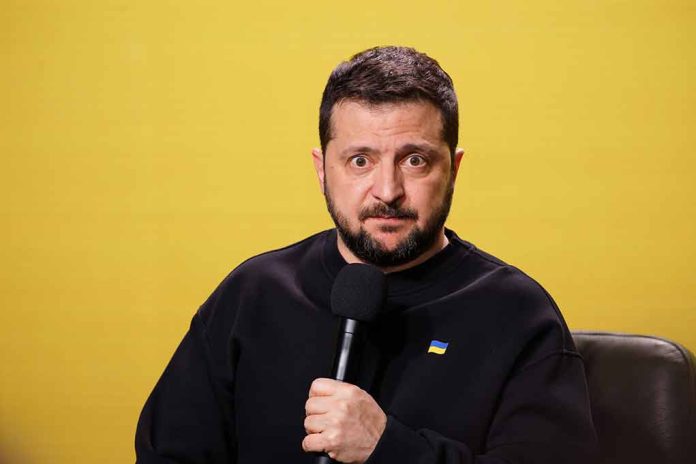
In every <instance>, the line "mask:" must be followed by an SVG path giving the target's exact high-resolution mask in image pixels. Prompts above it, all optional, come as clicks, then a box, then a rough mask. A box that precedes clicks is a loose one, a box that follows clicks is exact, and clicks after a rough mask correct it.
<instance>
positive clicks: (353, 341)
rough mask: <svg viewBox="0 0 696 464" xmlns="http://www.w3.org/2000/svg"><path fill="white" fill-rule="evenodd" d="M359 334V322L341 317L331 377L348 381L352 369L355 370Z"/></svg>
mask: <svg viewBox="0 0 696 464" xmlns="http://www.w3.org/2000/svg"><path fill="white" fill-rule="evenodd" d="M359 334H360V323H359V322H358V321H356V320H355V319H349V318H342V319H341V332H340V337H339V339H338V346H337V347H336V358H335V359H334V365H333V372H332V374H331V377H333V378H334V379H336V380H340V381H341V382H350V381H351V380H352V379H351V378H350V377H352V374H353V371H354V370H355V367H356V366H355V364H356V360H355V358H356V357H357V356H358V349H357V348H358V346H357V345H358V338H359Z"/></svg>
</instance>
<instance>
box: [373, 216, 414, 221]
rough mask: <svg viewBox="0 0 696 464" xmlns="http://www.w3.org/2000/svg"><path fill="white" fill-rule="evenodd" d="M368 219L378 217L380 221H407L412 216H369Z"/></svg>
mask: <svg viewBox="0 0 696 464" xmlns="http://www.w3.org/2000/svg"><path fill="white" fill-rule="evenodd" d="M367 219H376V220H379V221H407V220H409V219H410V218H408V217H404V216H369V217H367Z"/></svg>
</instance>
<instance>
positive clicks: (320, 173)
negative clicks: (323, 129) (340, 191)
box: [312, 148, 324, 193]
mask: <svg viewBox="0 0 696 464" xmlns="http://www.w3.org/2000/svg"><path fill="white" fill-rule="evenodd" d="M312 161H313V162H314V170H315V171H317V177H318V178H319V188H321V193H324V154H323V153H322V152H321V150H320V149H318V148H314V149H312Z"/></svg>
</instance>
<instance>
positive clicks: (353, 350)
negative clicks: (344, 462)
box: [314, 318, 360, 464]
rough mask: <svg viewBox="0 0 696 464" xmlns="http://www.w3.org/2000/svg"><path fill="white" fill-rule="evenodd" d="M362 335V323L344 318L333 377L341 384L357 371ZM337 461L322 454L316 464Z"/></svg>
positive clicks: (331, 463) (328, 463)
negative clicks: (358, 344)
mask: <svg viewBox="0 0 696 464" xmlns="http://www.w3.org/2000/svg"><path fill="white" fill-rule="evenodd" d="M359 335H360V323H359V322H358V321H356V320H355V319H350V318H342V319H341V332H340V336H339V339H338V347H337V348H336V358H335V359H334V365H333V371H332V374H331V377H333V378H334V379H335V380H340V381H341V382H346V381H347V380H346V379H347V378H349V377H350V376H351V374H352V371H354V370H355V360H354V359H355V358H356V356H357V355H358V350H357V343H358V338H359ZM335 462H336V461H334V460H333V459H331V458H330V457H329V455H328V454H326V453H322V454H321V455H319V456H317V458H316V460H315V461H314V464H333V463H335Z"/></svg>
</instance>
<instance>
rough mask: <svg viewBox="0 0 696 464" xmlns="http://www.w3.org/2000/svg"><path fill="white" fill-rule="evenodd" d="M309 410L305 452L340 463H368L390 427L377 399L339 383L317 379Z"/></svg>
mask: <svg viewBox="0 0 696 464" xmlns="http://www.w3.org/2000/svg"><path fill="white" fill-rule="evenodd" d="M305 411H306V415H307V417H305V421H304V426H305V430H306V431H307V436H306V437H305V438H304V440H303V441H302V449H304V450H305V451H317V452H325V453H327V454H328V455H329V457H330V458H331V459H334V460H336V461H340V462H346V463H360V464H362V463H363V462H365V461H366V460H367V458H368V457H369V456H370V454H372V451H373V450H374V449H375V446H376V445H377V442H378V441H379V438H380V437H381V436H382V432H384V428H385V427H386V425H387V416H386V414H384V411H382V409H381V408H380V407H379V405H378V404H377V402H376V401H375V400H374V398H372V397H371V396H370V395H369V394H368V393H367V392H366V391H364V390H361V389H360V388H359V387H356V386H355V385H351V384H349V383H344V382H339V381H338V380H332V379H316V380H314V382H312V386H311V387H310V389H309V399H308V400H307V403H306V404H305Z"/></svg>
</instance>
